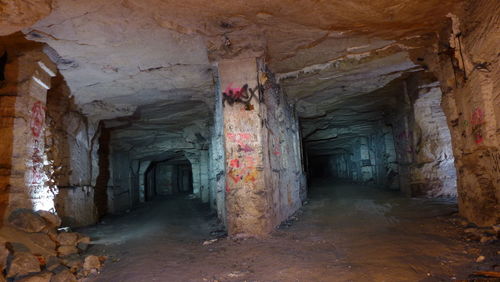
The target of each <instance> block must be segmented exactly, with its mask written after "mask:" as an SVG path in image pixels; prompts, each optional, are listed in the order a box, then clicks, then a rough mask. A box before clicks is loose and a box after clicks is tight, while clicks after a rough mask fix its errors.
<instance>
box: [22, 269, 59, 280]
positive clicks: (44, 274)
mask: <svg viewBox="0 0 500 282" xmlns="http://www.w3.org/2000/svg"><path fill="white" fill-rule="evenodd" d="M51 278H52V273H51V272H48V271H45V272H40V273H38V274H34V275H30V276H26V277H23V278H21V279H19V280H18V281H19V282H50V281H51Z"/></svg>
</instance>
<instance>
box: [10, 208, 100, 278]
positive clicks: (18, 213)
mask: <svg viewBox="0 0 500 282" xmlns="http://www.w3.org/2000/svg"><path fill="white" fill-rule="evenodd" d="M60 225H61V219H60V218H59V217H58V216H57V215H55V214H53V213H50V212H47V211H38V212H34V211H32V210H30V209H17V210H15V211H13V212H12V213H11V214H10V215H9V217H8V218H7V224H4V226H3V227H2V228H1V229H0V270H1V271H2V275H0V281H23V282H27V281H30V282H35V281H36V282H44V281H46V282H49V281H50V282H63V281H64V282H67V281H79V280H81V279H83V278H85V277H87V276H89V275H96V274H98V273H99V270H100V269H101V267H102V265H103V262H104V260H105V257H98V256H94V255H85V252H86V251H87V249H88V247H89V245H90V244H91V240H90V237H88V236H85V235H83V234H80V233H77V232H65V231H64V229H59V230H62V231H59V230H58V228H59V227H60Z"/></svg>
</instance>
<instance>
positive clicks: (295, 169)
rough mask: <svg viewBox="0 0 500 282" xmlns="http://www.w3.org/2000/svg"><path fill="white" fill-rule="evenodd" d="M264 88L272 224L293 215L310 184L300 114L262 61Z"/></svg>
mask: <svg viewBox="0 0 500 282" xmlns="http://www.w3.org/2000/svg"><path fill="white" fill-rule="evenodd" d="M258 67H259V85H261V86H262V87H263V89H262V94H261V95H262V97H261V99H262V100H263V101H262V105H264V107H262V111H261V113H260V116H261V118H262V119H263V122H264V125H265V126H264V127H262V133H261V134H262V136H263V138H262V146H263V147H264V167H263V168H264V175H265V186H266V188H267V189H268V191H269V192H268V193H269V194H270V195H269V199H268V201H269V202H270V205H271V206H272V207H273V208H272V211H271V213H272V214H271V218H272V225H273V226H277V225H279V224H280V223H281V222H282V221H284V220H285V219H287V218H288V217H289V216H291V215H292V214H293V213H294V212H296V211H297V210H298V209H299V208H300V207H301V206H302V201H305V200H306V197H307V187H306V181H305V173H304V167H303V165H302V163H303V161H302V152H301V151H302V143H301V138H300V127H299V119H298V114H297V112H296V111H295V109H294V108H293V105H291V104H289V101H288V99H287V97H286V95H285V94H284V93H283V90H282V89H281V88H280V87H279V85H277V83H276V80H275V77H274V74H273V73H271V71H270V70H269V69H268V68H267V66H266V65H265V64H264V63H263V62H262V61H259V63H258Z"/></svg>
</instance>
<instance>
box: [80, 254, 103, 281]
mask: <svg viewBox="0 0 500 282" xmlns="http://www.w3.org/2000/svg"><path fill="white" fill-rule="evenodd" d="M99 269H101V260H100V259H99V257H98V256H93V255H90V256H87V257H86V258H85V261H84V262H83V274H84V275H85V276H87V275H89V274H90V273H92V272H94V271H95V272H98V271H99Z"/></svg>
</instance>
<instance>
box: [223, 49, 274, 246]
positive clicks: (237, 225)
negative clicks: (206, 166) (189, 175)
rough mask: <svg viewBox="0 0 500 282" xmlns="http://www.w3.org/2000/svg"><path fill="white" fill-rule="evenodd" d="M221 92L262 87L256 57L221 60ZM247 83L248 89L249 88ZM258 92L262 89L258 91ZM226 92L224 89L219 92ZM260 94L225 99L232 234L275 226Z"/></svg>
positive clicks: (258, 232)
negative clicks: (244, 100)
mask: <svg viewBox="0 0 500 282" xmlns="http://www.w3.org/2000/svg"><path fill="white" fill-rule="evenodd" d="M219 79H220V85H221V92H226V94H229V95H230V93H233V95H240V94H243V92H244V93H246V94H250V91H248V90H247V89H252V91H253V90H254V89H255V90H257V89H258V81H257V61H256V59H255V58H251V59H241V60H224V61H221V62H219ZM245 87H246V88H247V89H245ZM255 92H257V93H258V91H255ZM219 95H223V96H222V97H224V94H223V93H219ZM257 99H258V98H254V99H252V100H251V101H250V102H249V103H248V104H245V103H242V102H234V103H233V104H232V105H230V103H229V102H228V100H227V99H224V98H223V100H222V103H223V110H222V114H223V117H224V125H223V127H224V141H225V148H224V149H225V155H226V212H227V215H226V217H227V229H228V232H229V234H230V235H235V234H247V235H257V236H259V235H265V234H267V233H268V232H269V231H270V230H271V229H272V227H273V226H272V225H271V221H270V219H269V214H268V213H267V212H268V210H269V206H268V201H267V194H266V189H265V188H266V187H265V180H264V173H263V167H264V164H263V154H264V153H265V152H264V148H263V145H262V136H261V130H262V120H261V118H260V117H259V113H260V106H261V105H260V104H259V103H258V102H257ZM266 153H267V152H266Z"/></svg>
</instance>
